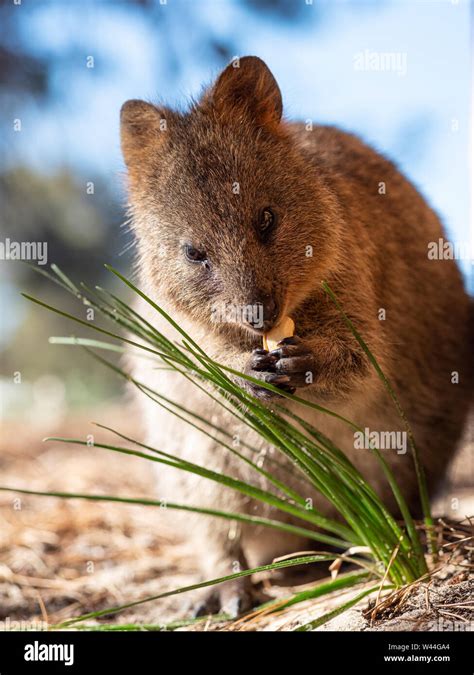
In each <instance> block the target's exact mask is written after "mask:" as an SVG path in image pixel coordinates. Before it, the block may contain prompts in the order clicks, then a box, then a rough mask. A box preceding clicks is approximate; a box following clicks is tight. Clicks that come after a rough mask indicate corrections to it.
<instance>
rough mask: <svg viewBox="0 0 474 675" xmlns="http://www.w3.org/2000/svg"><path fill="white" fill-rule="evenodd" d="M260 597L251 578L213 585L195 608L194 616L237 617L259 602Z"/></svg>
mask: <svg viewBox="0 0 474 675" xmlns="http://www.w3.org/2000/svg"><path fill="white" fill-rule="evenodd" d="M258 602H259V598H258V597H257V593H256V591H255V589H254V588H253V586H252V584H251V583H250V581H249V579H247V578H243V579H234V581H228V582H226V583H225V584H222V585H221V586H218V587H212V588H210V589H208V590H207V593H206V594H205V595H204V596H203V597H202V598H201V599H200V601H199V602H198V603H197V604H196V606H195V608H194V612H193V614H194V616H196V617H198V616H208V615H212V614H225V615H226V616H227V617H229V618H230V619H235V618H236V617H238V616H241V615H242V614H245V612H248V611H249V610H250V609H252V607H255V605H256V604H258Z"/></svg>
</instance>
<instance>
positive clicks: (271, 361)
mask: <svg viewBox="0 0 474 675" xmlns="http://www.w3.org/2000/svg"><path fill="white" fill-rule="evenodd" d="M276 362H277V359H276V357H275V356H272V355H271V354H262V356H254V357H253V358H252V370H273V369H274V366H275V364H276Z"/></svg>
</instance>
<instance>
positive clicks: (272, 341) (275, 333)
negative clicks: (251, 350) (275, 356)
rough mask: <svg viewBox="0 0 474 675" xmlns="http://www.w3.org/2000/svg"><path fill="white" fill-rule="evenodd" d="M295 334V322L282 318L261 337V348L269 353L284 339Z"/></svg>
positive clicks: (289, 318)
mask: <svg viewBox="0 0 474 675" xmlns="http://www.w3.org/2000/svg"><path fill="white" fill-rule="evenodd" d="M294 334H295V322H294V321H293V319H292V318H291V317H289V316H284V317H283V319H282V320H281V321H280V323H279V324H278V325H277V326H274V327H273V328H272V329H271V330H270V331H269V332H268V333H265V335H264V336H263V348H264V349H266V350H267V351H269V352H271V351H272V349H276V348H277V345H278V343H279V342H280V341H281V340H283V339H284V338H287V337H291V336H292V335H294Z"/></svg>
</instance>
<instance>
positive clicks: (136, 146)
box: [120, 99, 167, 166]
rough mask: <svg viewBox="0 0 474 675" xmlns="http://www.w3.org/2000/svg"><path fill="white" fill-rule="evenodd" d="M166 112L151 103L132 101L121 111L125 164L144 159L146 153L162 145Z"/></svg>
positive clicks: (165, 128)
mask: <svg viewBox="0 0 474 675" xmlns="http://www.w3.org/2000/svg"><path fill="white" fill-rule="evenodd" d="M166 132H167V120H166V114H165V110H163V109H161V108H157V107H156V106H154V105H152V104H151V103H146V102H145V101H139V100H135V99H132V100H130V101H126V102H125V103H124V104H123V106H122V108H121V110H120V141H121V146H122V154H123V157H124V159H125V164H126V165H127V166H130V165H131V164H133V163H135V162H137V161H139V160H141V159H142V157H143V154H144V152H146V151H147V150H150V149H156V147H157V146H158V145H159V144H160V143H162V142H163V141H164V139H165V137H166Z"/></svg>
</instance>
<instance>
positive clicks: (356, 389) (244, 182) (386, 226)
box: [122, 57, 472, 606]
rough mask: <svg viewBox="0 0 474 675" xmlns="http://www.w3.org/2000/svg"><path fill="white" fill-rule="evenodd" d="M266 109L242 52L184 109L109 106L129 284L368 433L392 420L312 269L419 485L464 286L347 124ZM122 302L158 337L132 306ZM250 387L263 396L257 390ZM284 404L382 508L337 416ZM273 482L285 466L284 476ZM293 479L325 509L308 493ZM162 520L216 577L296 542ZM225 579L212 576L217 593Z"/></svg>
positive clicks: (258, 373) (183, 483) (206, 337)
mask: <svg viewBox="0 0 474 675" xmlns="http://www.w3.org/2000/svg"><path fill="white" fill-rule="evenodd" d="M236 65H237V67H235V66H236ZM281 112H282V104H281V95H280V92H279V89H278V86H277V84H276V82H275V80H274V78H273V76H272V75H271V73H270V71H269V70H268V69H267V67H266V66H265V64H263V62H262V61H260V60H259V59H257V58H255V57H246V58H243V59H241V60H240V62H239V63H238V64H233V65H231V66H229V67H228V68H227V69H226V70H224V71H223V73H222V74H221V75H220V77H219V79H218V80H217V82H216V83H215V85H214V86H213V87H212V88H210V89H209V90H208V91H207V92H206V93H205V94H204V96H203V98H202V99H201V101H200V102H199V103H198V104H196V105H194V106H193V107H192V108H191V110H190V111H189V112H187V113H185V114H178V113H176V112H173V111H170V110H167V109H164V108H157V107H155V106H152V105H150V104H147V103H143V102H140V101H130V102H128V103H126V104H125V105H124V107H123V109H122V148H123V152H124V156H125V160H126V163H127V166H128V171H129V194H130V205H131V213H132V217H133V225H134V228H135V231H136V235H137V239H138V242H137V246H138V264H139V270H140V281H141V287H142V289H143V290H144V291H145V292H147V293H148V294H149V295H150V296H151V297H153V298H154V299H155V300H156V301H158V302H159V304H160V305H162V306H163V307H164V308H165V309H166V310H167V311H168V312H169V313H170V314H171V315H172V316H173V318H174V319H175V320H176V321H177V322H179V323H180V324H181V325H182V327H183V328H184V329H185V330H186V331H187V332H188V333H189V334H190V335H191V336H192V337H193V338H194V339H195V340H196V341H197V342H198V343H199V344H201V345H202V346H203V348H204V349H205V350H206V351H207V353H208V354H209V355H210V356H212V357H213V358H215V359H216V360H218V361H220V362H221V363H223V364H225V365H229V366H231V367H232V368H235V369H237V370H240V371H245V372H247V373H249V374H251V375H253V376H255V377H258V378H261V379H262V378H265V379H267V380H270V381H273V382H274V383H275V384H276V385H278V386H281V387H282V388H284V389H287V390H293V389H294V388H296V390H297V394H298V395H299V396H302V397H303V398H307V399H308V400H312V401H315V402H318V403H320V404H323V405H325V406H327V407H328V408H330V409H332V410H334V411H336V412H338V413H340V414H342V415H344V416H345V417H347V418H349V419H351V420H353V421H355V422H357V423H358V424H359V425H360V426H361V427H363V428H368V429H369V430H370V431H385V432H389V431H401V430H403V426H402V423H401V421H400V418H399V417H398V414H397V412H396V410H395V408H394V406H393V404H392V403H391V401H390V400H389V399H388V397H387V395H386V393H385V391H384V389H383V386H382V385H381V383H380V381H379V380H378V378H377V376H376V374H375V373H374V371H373V369H372V367H371V366H370V364H369V363H368V361H367V358H366V357H365V355H364V354H363V352H362V351H361V349H360V347H359V345H358V343H357V341H356V340H355V338H354V337H353V335H352V333H351V332H350V331H349V330H348V329H347V328H346V326H345V324H344V322H343V321H342V319H341V316H340V314H339V312H338V311H337V309H336V308H335V307H334V305H333V303H332V302H331V300H330V299H329V298H328V297H327V296H326V295H325V293H324V291H323V289H322V287H321V281H322V280H323V279H324V280H326V281H327V282H328V283H329V285H330V286H331V288H332V289H333V291H334V292H335V293H336V295H337V297H338V298H339V300H340V302H341V304H342V306H343V308H344V310H345V312H346V313H347V315H348V316H349V317H350V318H351V320H352V321H353V323H354V325H355V326H356V327H357V329H358V330H359V332H360V333H361V334H362V336H363V337H364V339H365V340H366V342H367V343H368V345H369V346H370V348H371V350H372V351H373V353H374V354H375V356H376V358H377V359H378V362H379V364H380V365H381V367H382V369H383V370H384V372H385V373H386V375H387V376H388V378H389V379H390V381H391V383H392V385H393V386H394V388H395V389H396V391H397V393H398V395H399V398H400V401H401V404H402V406H403V408H404V410H405V412H406V414H407V417H408V419H409V421H410V423H411V426H412V428H413V431H414V435H415V438H416V440H417V444H418V446H419V449H420V452H421V455H422V461H423V463H424V465H425V468H426V472H427V475H428V480H429V484H430V487H431V489H432V490H434V489H435V487H436V485H437V484H438V483H439V482H440V481H441V479H442V478H443V476H444V474H445V470H446V467H447V464H448V462H449V460H450V458H451V457H452V456H453V453H454V450H455V447H456V443H457V442H458V440H459V437H460V435H461V433H462V429H463V424H464V421H465V418H466V415H467V412H468V407H469V399H470V392H471V381H472V319H471V314H472V306H471V302H470V299H469V297H468V296H467V294H466V293H465V291H464V288H463V284H462V280H461V276H460V273H459V271H458V269H457V266H456V264H455V262H454V261H452V260H432V259H429V257H428V247H429V244H430V242H436V241H438V239H439V238H440V237H443V236H444V232H443V228H442V225H441V223H440V221H439V219H438V217H437V216H436V214H435V213H434V212H433V211H432V210H431V209H430V207H429V206H428V205H427V203H426V202H425V200H424V199H423V198H422V197H421V195H420V194H419V192H418V191H417V190H416V189H415V188H414V187H413V185H411V184H410V183H409V181H407V180H406V179H405V178H404V177H403V176H402V175H401V173H400V172H399V171H398V170H397V169H396V167H395V166H394V165H393V164H392V163H391V162H389V161H387V160H386V159H385V158H384V157H383V156H381V155H380V154H379V153H377V152H375V151H374V150H373V149H371V148H370V147H368V146H367V145H365V144H364V143H362V142H361V141H360V140H359V139H357V138H356V137H355V136H353V135H350V134H347V133H344V132H342V131H340V130H338V129H335V128H332V127H322V126H314V127H313V128H312V129H308V128H307V127H305V126H304V125H302V124H296V123H288V122H284V121H281ZM219 303H221V304H226V305H233V306H239V307H242V306H248V305H253V304H256V303H257V304H258V305H259V307H261V308H262V311H263V318H264V325H263V327H262V326H260V327H259V328H256V327H255V325H254V323H252V317H247V318H248V320H246V315H244V317H243V319H242V320H241V321H240V323H218V322H215V321H213V311H214V308H215V306H216V304H219ZM139 309H140V311H141V312H143V313H144V314H145V315H146V316H147V317H148V319H149V320H150V321H151V322H152V323H155V324H156V325H157V327H158V328H159V329H160V330H162V331H163V332H164V333H165V334H172V332H171V333H170V328H169V326H168V325H167V323H166V322H165V321H164V320H163V319H161V318H160V317H159V316H158V314H157V313H156V312H154V311H153V310H152V309H151V308H150V307H149V306H146V305H145V304H144V305H141V306H140V307H139ZM284 315H289V316H291V317H292V318H293V319H294V321H295V325H296V335H297V336H298V338H300V339H296V340H293V341H289V342H290V343H289V344H286V345H284V346H282V347H281V349H280V350H279V352H278V354H277V355H275V356H273V357H272V356H269V355H268V354H264V353H255V352H254V350H255V349H258V348H261V347H262V332H263V330H268V328H269V327H271V326H272V325H274V324H275V323H277V322H278V321H280V320H281V317H283V316H284ZM132 369H133V373H134V376H135V377H136V378H137V379H138V380H140V381H142V382H145V383H146V384H147V385H148V386H150V387H151V388H153V389H155V390H158V391H160V392H162V393H164V394H165V395H166V396H168V397H169V398H171V399H173V400H175V401H177V402H180V403H182V404H184V405H186V406H187V407H188V408H190V409H192V410H194V411H196V412H199V413H200V414H202V415H205V416H206V417H209V418H212V420H213V421H214V422H215V423H216V424H218V425H220V426H224V427H225V428H226V429H228V430H230V431H231V432H232V433H233V434H235V436H236V437H237V438H238V437H241V438H245V440H246V441H248V442H250V443H252V444H253V445H254V446H256V447H257V448H260V449H262V451H265V448H264V446H265V444H264V442H263V441H262V440H261V439H260V438H259V437H256V436H255V437H252V436H251V435H249V433H248V432H247V430H245V429H242V428H239V426H238V425H236V423H235V422H234V420H233V419H232V418H231V417H230V416H229V415H228V414H225V411H222V409H221V408H220V407H219V406H218V405H217V404H213V403H212V401H211V400H210V399H209V398H208V397H207V396H205V394H203V393H202V392H200V391H199V389H197V388H196V387H193V385H192V384H191V383H189V382H187V381H186V380H185V379H184V378H183V377H182V376H180V375H179V374H177V373H174V372H168V371H164V370H153V369H151V368H150V365H149V363H148V362H147V361H146V360H132ZM308 372H310V373H311V374H312V377H311V378H309V380H310V383H308V381H307V380H308V378H307V377H306V376H307V373H308ZM251 390H252V392H253V393H255V395H257V396H260V397H263V398H264V397H265V391H264V390H263V389H261V388H259V387H256V386H252V387H251ZM282 400H283V399H280V401H279V402H281V401H282ZM141 403H142V405H143V410H144V413H145V421H146V430H147V441H148V443H150V444H151V445H154V446H156V447H158V448H162V449H165V450H166V451H168V452H172V453H176V454H177V455H179V456H182V457H184V458H187V459H191V460H192V461H194V462H196V463H198V464H202V465H205V466H206V467H210V468H213V469H217V470H219V471H223V472H225V473H228V474H230V475H233V476H237V477H242V478H244V479H245V480H252V481H254V482H256V483H257V484H259V485H263V487H268V486H265V485H264V483H262V479H261V477H256V476H255V473H254V472H252V470H251V469H250V468H249V467H248V466H246V465H245V464H244V463H242V462H241V461H240V460H239V459H238V458H236V457H234V456H232V455H231V454H230V453H229V452H228V451H226V450H225V449H223V448H221V447H220V446H219V445H218V444H217V443H214V442H213V441H212V440H210V439H209V438H208V437H206V436H204V435H201V434H199V432H197V431H195V430H192V429H191V428H190V427H188V426H187V425H185V424H184V423H183V422H180V421H179V420H177V419H176V418H174V417H173V416H172V415H170V414H169V413H167V412H165V411H163V410H162V409H161V408H160V407H159V406H157V405H156V404H154V403H153V402H152V401H150V400H149V399H147V398H146V397H144V396H143V397H142V398H141ZM268 405H270V406H271V400H269V402H268ZM287 405H289V406H294V405H295V404H293V403H291V404H287ZM297 412H298V414H300V415H302V416H304V417H305V418H306V419H307V420H308V421H310V422H311V423H312V424H313V425H314V426H316V427H317V428H319V429H320V430H321V431H323V432H324V433H325V434H326V435H328V436H329V437H330V438H331V440H333V441H334V442H335V443H336V444H337V445H338V446H339V447H341V448H342V449H343V450H344V451H345V452H346V453H347V454H348V456H349V457H350V459H351V460H352V461H353V462H354V463H355V464H356V465H357V466H358V467H359V469H360V470H361V471H362V472H363V473H364V475H365V476H366V477H367V478H368V479H369V480H370V481H371V483H372V485H373V486H374V487H375V488H376V490H377V491H378V492H379V494H380V495H381V496H382V497H383V498H384V499H385V500H386V502H387V503H388V504H389V505H390V506H391V507H393V508H394V504H393V499H392V497H391V493H390V490H389V488H388V486H387V484H386V481H385V480H384V478H383V476H382V475H381V472H380V468H379V466H378V465H377V464H376V463H375V460H374V459H373V457H372V455H371V453H370V452H369V451H368V450H364V449H360V448H356V447H355V442H354V435H353V432H352V431H351V430H350V429H349V428H348V427H346V426H344V425H343V424H342V423H341V422H339V421H337V420H335V419H334V418H330V417H328V416H326V415H323V414H321V413H317V412H316V411H314V410H311V409H309V408H303V407H302V406H299V407H298V409H297ZM400 450H401V448H397V449H396V448H392V449H388V450H386V451H385V456H386V459H387V461H388V462H389V463H390V465H391V466H392V467H393V468H394V469H395V474H396V477H397V478H398V480H399V482H400V484H401V486H402V488H403V490H404V493H405V496H406V498H407V499H408V501H409V503H410V505H411V506H412V507H413V508H414V509H415V511H416V508H417V485H416V476H415V472H414V468H413V462H412V458H411V456H410V452H409V451H408V452H407V453H406V454H402V452H400ZM266 451H267V452H270V453H271V449H268V448H267V450H266ZM273 456H274V455H273ZM279 460H280V461H281V460H282V458H281V457H279ZM268 468H270V465H268ZM273 470H274V466H273V465H272V471H273ZM158 476H159V481H158V492H159V496H160V498H162V499H165V500H170V501H181V502H188V503H190V504H195V505H205V506H210V507H214V508H218V509H223V510H227V511H229V510H235V511H240V512H247V513H264V514H265V515H269V513H268V512H265V511H264V509H263V507H262V506H261V505H259V504H257V503H255V502H252V501H250V500H247V499H245V498H244V497H242V496H241V495H240V494H239V493H237V492H234V491H231V490H230V489H227V488H223V487H220V486H219V485H218V484H215V483H213V482H211V481H207V480H205V479H199V478H197V477H196V476H193V475H191V474H188V473H185V472H181V471H179V470H176V469H172V468H166V467H164V466H159V468H158ZM280 477H281V478H282V479H284V480H287V479H288V476H287V474H286V473H285V472H284V473H283V474H282V475H281V476H280ZM295 485H296V484H295ZM297 487H298V489H299V490H300V491H303V494H304V496H305V497H309V498H311V499H313V503H314V505H315V506H316V508H318V509H321V510H322V511H323V512H325V513H331V509H330V507H329V505H328V503H327V502H326V501H325V500H324V499H323V498H321V497H319V496H318V495H317V494H305V492H304V491H305V490H306V488H305V487H303V486H302V485H300V484H298V485H297ZM271 515H272V517H277V518H281V517H282V516H281V514H280V515H278V514H275V513H272V514H271ZM331 515H334V514H331ZM170 517H171V516H170ZM172 517H175V516H174V515H173V516H172ZM176 519H177V526H178V527H179V528H180V529H181V531H182V532H185V533H186V532H187V533H188V535H189V537H190V538H191V539H192V543H193V546H194V547H195V550H196V555H197V556H198V557H199V558H200V560H201V562H202V567H203V572H204V573H205V574H206V575H208V576H209V575H212V576H219V575H221V574H222V575H223V574H227V573H230V572H231V571H232V569H233V563H235V562H236V561H239V562H240V563H242V562H245V564H249V565H255V564H259V563H263V562H268V561H269V560H271V559H272V557H274V556H276V555H280V554H283V553H288V552H291V551H292V550H299V549H301V548H302V547H304V546H305V543H304V542H301V541H298V540H297V539H296V538H292V537H290V536H289V535H285V534H283V533H281V534H280V533H278V532H276V531H273V530H266V529H264V528H254V527H248V526H246V525H241V526H239V527H234V526H232V527H231V528H230V529H229V524H228V521H225V520H218V519H206V518H205V517H202V516H195V517H192V516H190V515H189V514H186V515H185V516H178V515H177V516H176ZM235 590H236V589H235V588H233V587H230V586H227V587H225V586H224V587H223V591H222V594H221V596H222V597H221V601H222V603H223V604H224V605H226V606H228V604H229V602H230V601H231V600H232V597H233V593H234V592H235ZM237 590H238V589H237Z"/></svg>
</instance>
